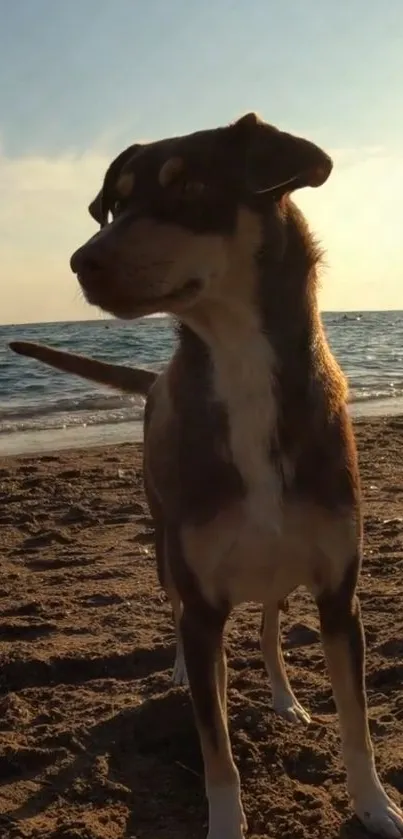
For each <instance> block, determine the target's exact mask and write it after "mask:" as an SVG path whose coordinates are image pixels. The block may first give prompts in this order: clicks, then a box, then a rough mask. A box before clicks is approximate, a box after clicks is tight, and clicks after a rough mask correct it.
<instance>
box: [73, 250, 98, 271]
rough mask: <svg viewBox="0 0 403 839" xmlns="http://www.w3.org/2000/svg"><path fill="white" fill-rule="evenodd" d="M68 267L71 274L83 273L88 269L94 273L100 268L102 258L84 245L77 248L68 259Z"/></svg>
mask: <svg viewBox="0 0 403 839" xmlns="http://www.w3.org/2000/svg"><path fill="white" fill-rule="evenodd" d="M70 268H71V270H72V272H73V274H78V275H80V274H84V273H87V272H88V271H91V273H94V272H96V271H100V270H101V269H102V260H101V258H100V255H99V254H95V253H94V251H93V250H89V249H88V248H86V247H85V246H84V247H82V248H78V250H77V251H75V253H73V256H72V257H71V259H70Z"/></svg>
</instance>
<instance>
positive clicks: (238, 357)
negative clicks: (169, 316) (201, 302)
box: [180, 207, 318, 488]
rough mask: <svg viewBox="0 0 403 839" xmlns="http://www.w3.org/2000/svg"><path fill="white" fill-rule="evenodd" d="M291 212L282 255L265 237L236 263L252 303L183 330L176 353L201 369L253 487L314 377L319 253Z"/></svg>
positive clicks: (220, 309) (262, 478) (229, 306)
mask: <svg viewBox="0 0 403 839" xmlns="http://www.w3.org/2000/svg"><path fill="white" fill-rule="evenodd" d="M290 212H291V215H290V217H289V218H286V220H285V221H284V224H285V230H284V249H283V252H282V254H281V255H280V254H279V253H273V251H272V250H271V248H270V241H267V240H265V238H264V237H263V241H262V245H261V247H260V248H259V251H258V254H256V253H254V254H253V259H252V260H248V259H244V260H242V261H241V264H242V266H243V268H244V270H245V271H248V270H249V271H252V272H253V273H254V282H253V283H252V284H251V277H250V276H245V277H239V276H238V277H237V278H236V284H237V286H238V287H239V286H240V285H242V282H244V284H245V286H248V284H249V287H252V288H254V296H255V300H256V302H255V303H254V304H253V303H251V302H250V301H245V300H242V299H239V300H235V301H234V300H233V298H232V299H231V298H229V300H227V301H224V300H223V301H222V302H221V303H220V302H217V303H216V304H215V306H214V308H213V307H211V308H208V309H207V308H206V310H205V311H204V312H200V313H199V314H198V315H197V318H195V320H194V323H193V324H192V326H182V327H181V328H180V352H181V354H182V355H183V356H184V358H188V359H189V361H190V359H191V363H192V369H193V370H195V371H197V370H199V371H203V375H202V377H201V379H204V381H205V382H206V385H207V391H206V394H205V396H206V399H207V400H212V401H216V402H218V403H220V404H221V405H222V407H223V408H224V410H225V413H226V415H227V418H228V446H229V449H230V453H231V458H232V459H233V461H234V463H235V464H236V466H237V468H238V469H239V471H240V473H241V475H242V477H243V478H244V480H245V482H246V483H247V484H248V485H249V487H252V486H253V487H254V488H258V487H259V486H261V485H262V484H266V485H267V482H268V480H269V469H268V459H269V458H268V456H269V452H270V451H273V450H278V449H279V447H280V449H281V443H280V444H279V433H278V432H279V425H282V417H281V415H282V412H283V410H284V408H285V406H288V407H289V406H290V404H292V403H296V404H297V403H298V401H299V399H300V396H301V393H302V392H304V391H305V390H306V391H308V390H309V378H310V375H311V372H312V371H311V367H312V364H313V358H312V351H313V347H314V343H315V334H316V333H317V324H318V315H317V307H316V297H315V280H316V273H315V265H316V262H317V260H318V254H317V252H316V250H315V248H314V245H313V242H312V239H311V237H310V235H309V232H308V230H307V227H306V225H305V223H304V221H303V219H302V217H301V216H300V214H299V212H298V211H296V212H295V214H294V208H293V207H292V208H291V211H290ZM233 270H237V267H236V266H234V269H233ZM284 388H285V389H286V390H287V393H282V390H283V389H284ZM290 388H291V391H292V393H291V394H290V393H289V392H288V391H289V390H290Z"/></svg>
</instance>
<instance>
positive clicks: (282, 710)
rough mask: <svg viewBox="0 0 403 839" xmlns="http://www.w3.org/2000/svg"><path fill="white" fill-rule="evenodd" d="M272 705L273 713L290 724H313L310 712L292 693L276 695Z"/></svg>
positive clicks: (278, 693)
mask: <svg viewBox="0 0 403 839" xmlns="http://www.w3.org/2000/svg"><path fill="white" fill-rule="evenodd" d="M272 704H273V711H275V713H276V714H279V716H280V717H283V718H284V719H285V720H288V722H292V723H301V722H303V723H305V725H308V723H310V722H311V718H310V716H309V714H308V711H306V710H305V708H304V707H303V706H302V705H301V703H300V702H298V699H296V698H295V696H294V694H292V693H286V692H283V691H281V692H277V693H274V694H273V703H272Z"/></svg>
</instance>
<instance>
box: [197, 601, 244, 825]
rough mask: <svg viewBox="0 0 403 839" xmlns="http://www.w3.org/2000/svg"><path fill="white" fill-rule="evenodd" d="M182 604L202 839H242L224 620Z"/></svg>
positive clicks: (223, 617)
mask: <svg viewBox="0 0 403 839" xmlns="http://www.w3.org/2000/svg"><path fill="white" fill-rule="evenodd" d="M207 615H208V619H207V620H206V615H205V614H201V613H198V612H196V611H195V604H194V602H192V603H191V604H186V602H185V603H184V610H183V615H182V620H181V632H182V638H183V646H184V652H185V661H186V669H187V674H188V679H189V686H190V691H191V695H192V701H193V707H194V712H195V717H196V723H197V728H198V732H199V737H200V744H201V749H202V753H203V761H204V774H205V785H206V795H207V799H208V806H209V830H208V839H242V837H243V835H244V830H245V829H246V826H247V825H246V819H245V815H244V812H243V808H242V802H241V790H240V780H239V773H238V770H237V768H236V766H235V763H234V759H233V757H232V751H231V744H230V739H229V735H228V723H227V711H226V694H227V666H226V657H225V651H224V645H223V631H224V624H225V620H226V615H221V614H220V613H218V612H217V613H216V612H215V611H213V609H211V608H209V607H208V612H207Z"/></svg>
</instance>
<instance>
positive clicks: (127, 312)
mask: <svg viewBox="0 0 403 839" xmlns="http://www.w3.org/2000/svg"><path fill="white" fill-rule="evenodd" d="M77 279H78V282H79V283H80V286H81V288H82V289H83V292H84V295H85V298H86V300H87V301H88V303H91V304H92V305H95V306H99V307H100V308H101V309H104V310H105V311H107V312H111V313H112V314H114V315H116V316H117V317H121V318H129V319H131V318H136V317H139V316H143V315H146V314H153V313H155V312H164V311H170V310H171V309H175V308H176V306H178V305H180V306H181V307H183V306H186V305H188V304H190V303H192V302H193V301H194V299H195V297H196V296H197V294H198V293H199V292H200V290H201V288H202V282H201V280H199V279H196V278H189V280H187V281H186V282H185V283H184V284H183V285H182V286H181V288H179V289H177V290H175V291H172V292H170V293H169V294H162V295H158V296H157V295H154V296H152V297H146V296H144V297H142V296H140V295H136V296H133V297H132V296H129V295H127V294H125V293H124V292H122V291H121V289H119V290H118V289H117V288H116V287H115V288H114V287H113V286H112V287H111V288H108V290H106V289H105V288H104V287H102V286H100V285H98V284H97V286H96V287H94V286H93V285H92V283H89V282H88V279H87V278H86V279H84V278H83V277H82V276H81V275H80V274H77Z"/></svg>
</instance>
